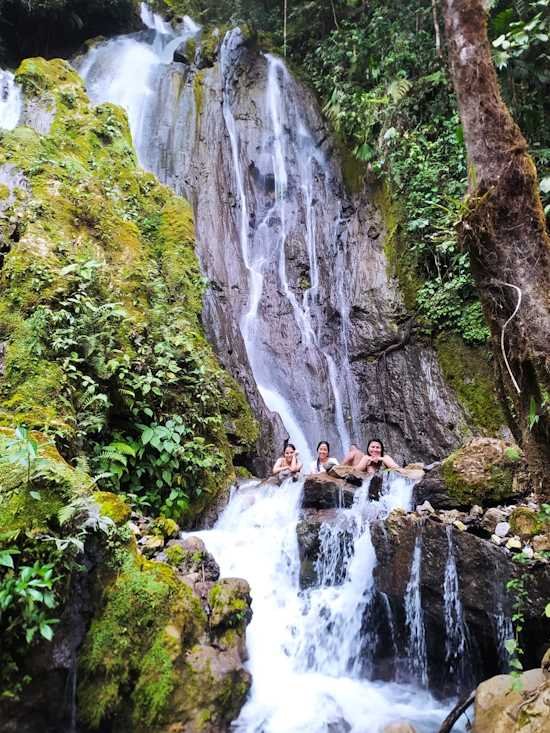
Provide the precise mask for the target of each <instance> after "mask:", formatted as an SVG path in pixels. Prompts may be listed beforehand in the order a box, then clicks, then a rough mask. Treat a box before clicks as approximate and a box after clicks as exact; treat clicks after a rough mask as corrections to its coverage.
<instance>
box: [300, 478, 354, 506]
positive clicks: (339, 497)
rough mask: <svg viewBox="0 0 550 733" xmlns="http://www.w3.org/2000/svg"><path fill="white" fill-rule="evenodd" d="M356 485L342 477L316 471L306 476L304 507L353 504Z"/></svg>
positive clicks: (303, 497)
mask: <svg viewBox="0 0 550 733" xmlns="http://www.w3.org/2000/svg"><path fill="white" fill-rule="evenodd" d="M354 495H355V487H353V486H352V485H351V484H348V483H347V482H346V481H344V480H343V479H342V478H338V477H337V476H332V475H329V474H327V473H314V474H311V475H310V476H307V477H306V480H305V481H304V490H303V494H302V507H303V508H304V509H336V508H338V507H350V506H351V505H352V504H353V497H354Z"/></svg>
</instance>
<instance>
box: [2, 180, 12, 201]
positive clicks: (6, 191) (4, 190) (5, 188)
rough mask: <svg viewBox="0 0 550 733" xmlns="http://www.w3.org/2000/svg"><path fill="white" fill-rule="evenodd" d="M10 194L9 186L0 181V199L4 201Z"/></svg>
mask: <svg viewBox="0 0 550 733" xmlns="http://www.w3.org/2000/svg"><path fill="white" fill-rule="evenodd" d="M9 195H10V189H9V186H6V184H5V183H0V201H5V200H6V199H7V198H8V197H9Z"/></svg>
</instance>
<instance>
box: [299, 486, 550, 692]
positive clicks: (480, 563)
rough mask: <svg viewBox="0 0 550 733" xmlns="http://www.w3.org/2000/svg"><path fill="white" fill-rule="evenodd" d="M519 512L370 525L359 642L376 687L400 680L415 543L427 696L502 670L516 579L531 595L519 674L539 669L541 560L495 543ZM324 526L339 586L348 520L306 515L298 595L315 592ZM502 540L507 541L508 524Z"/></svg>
mask: <svg viewBox="0 0 550 733" xmlns="http://www.w3.org/2000/svg"><path fill="white" fill-rule="evenodd" d="M316 483H318V482H316ZM327 483H328V482H327ZM517 511H518V508H517V507H513V506H510V507H503V508H490V509H488V510H487V512H486V514H484V512H483V510H482V509H481V508H480V507H473V508H472V509H471V510H470V512H469V513H465V512H460V511H458V510H443V511H440V512H436V511H435V510H434V509H433V508H432V507H429V506H428V507H420V506H419V507H417V510H416V512H405V511H403V510H394V511H393V512H391V514H390V515H389V516H388V517H387V518H386V519H379V520H376V521H373V522H372V523H371V527H370V532H371V539H372V543H373V545H374V548H375V551H376V566H375V569H374V583H375V592H374V594H373V597H372V599H371V602H370V603H369V605H368V607H367V610H366V612H365V618H364V629H365V633H366V632H367V630H369V633H370V634H371V635H372V638H373V639H374V640H375V641H374V642H373V644H374V647H372V648H371V649H370V650H369V652H368V656H369V662H368V663H369V665H370V670H371V672H370V673H371V674H372V675H373V676H374V677H380V678H381V679H395V678H396V677H397V678H401V679H403V678H405V679H406V677H407V663H406V657H407V653H408V652H407V649H408V643H409V641H408V634H409V632H408V627H407V621H406V619H407V613H406V608H405V605H406V597H407V593H408V589H409V584H410V582H411V567H412V562H413V553H414V550H415V545H416V543H417V540H418V538H419V537H420V538H421V539H420V542H421V545H420V546H421V570H420V578H419V588H420V596H421V599H422V600H421V603H422V612H423V618H424V621H423V623H424V628H425V634H426V647H427V659H428V674H429V684H430V688H431V689H432V690H434V691H435V692H436V693H440V694H443V695H453V694H457V693H459V692H464V693H466V692H469V691H470V690H471V688H472V686H473V685H474V683H475V681H476V680H479V679H483V678H486V677H488V676H491V675H494V674H496V673H497V672H499V671H502V670H503V669H506V664H507V653H506V651H505V649H504V640H505V639H506V638H510V637H511V635H512V630H511V624H510V621H509V619H510V617H511V615H512V604H513V601H514V597H513V595H512V594H510V593H509V592H508V591H507V588H506V584H507V582H508V581H509V580H510V579H518V578H520V579H521V578H522V579H523V582H524V583H525V584H526V585H527V587H528V599H527V600H526V602H525V604H524V606H523V614H524V618H525V621H524V632H523V636H522V645H523V648H524V650H525V658H524V659H525V664H528V665H532V664H537V663H539V662H540V659H541V657H542V655H543V654H544V650H545V648H546V646H545V645H546V644H547V640H548V636H549V634H550V621H548V620H547V619H545V617H544V608H545V606H546V603H547V602H548V597H549V594H550V564H549V563H548V561H547V558H546V557H545V556H544V555H543V554H540V553H539V554H538V555H535V554H534V552H533V553H531V554H530V550H531V545H530V544H525V542H522V541H521V540H519V538H518V541H519V547H517V548H516V547H515V546H514V547H512V548H510V547H508V543H509V540H510V536H509V535H507V534H505V535H504V537H501V538H498V536H496V535H494V534H492V533H493V532H494V530H495V528H496V526H497V520H499V519H502V518H505V517H507V516H509V515H510V514H512V513H513V512H517ZM323 526H325V527H326V526H328V527H330V528H331V529H332V532H333V533H334V531H335V530H336V537H337V544H339V548H338V549H334V546H333V549H332V552H333V553H334V555H335V557H336V556H338V558H339V560H338V562H340V563H341V564H342V565H343V567H342V568H341V570H342V572H341V573H340V575H341V577H342V579H343V577H344V576H345V563H346V562H347V560H346V557H347V556H348V553H347V548H349V546H350V542H351V531H350V528H349V526H348V525H347V522H346V513H345V511H343V510H341V509H336V508H330V509H329V508H305V509H304V510H303V516H302V520H301V522H300V523H299V524H298V526H297V538H298V546H299V550H300V560H301V568H300V583H301V585H302V587H303V588H308V587H311V586H315V585H316V583H317V582H318V579H317V562H318V560H319V557H320V553H321V536H322V532H323V531H324V530H323V529H322V528H323ZM507 531H510V525H509V524H508V530H507ZM480 535H481V536H480ZM333 537H334V534H333ZM511 537H512V538H513V537H514V535H512V536H511ZM495 539H496V540H497V541H495ZM450 546H452V557H453V560H454V564H455V567H456V574H457V579H458V584H459V585H458V588H459V594H458V602H459V604H460V609H461V611H460V613H461V615H462V621H461V623H463V627H462V632H463V634H464V639H465V644H464V649H463V652H462V654H461V657H460V658H459V659H454V660H453V661H452V665H451V662H450V661H449V660H447V659H446V657H445V652H444V650H445V649H446V642H447V637H448V625H449V620H448V617H447V614H448V613H449V608H448V606H447V605H446V601H447V603H448V601H449V599H448V598H446V595H447V590H446V583H447V582H448V580H447V573H448V562H449V557H450V550H449V547H450ZM520 551H521V555H522V558H523V559H524V563H523V564H518V563H516V562H514V560H513V558H514V554H517V553H518V552H520ZM525 563H527V567H526V565H525ZM455 608H456V607H455ZM455 613H456V610H455ZM455 623H456V617H455ZM442 650H443V652H442ZM450 665H451V666H450ZM453 665H454V666H453ZM457 665H458V667H457ZM451 679H452V681H451Z"/></svg>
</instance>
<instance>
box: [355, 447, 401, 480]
mask: <svg viewBox="0 0 550 733" xmlns="http://www.w3.org/2000/svg"><path fill="white" fill-rule="evenodd" d="M356 468H357V470H358V471H363V472H364V473H371V474H372V473H377V471H380V470H381V469H382V468H399V466H398V464H397V463H396V462H395V461H394V460H393V458H392V457H391V456H388V455H385V454H384V444H383V443H382V441H381V440H378V438H373V439H372V440H369V444H368V445H367V452H366V453H365V455H364V456H363V458H362V459H361V460H360V461H359V463H358V464H357V466H356Z"/></svg>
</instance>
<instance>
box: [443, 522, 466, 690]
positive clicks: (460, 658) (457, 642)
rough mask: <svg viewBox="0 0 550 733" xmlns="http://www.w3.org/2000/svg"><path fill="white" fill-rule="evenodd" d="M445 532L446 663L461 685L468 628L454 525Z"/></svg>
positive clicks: (453, 676) (464, 678)
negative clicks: (461, 596)
mask: <svg viewBox="0 0 550 733" xmlns="http://www.w3.org/2000/svg"><path fill="white" fill-rule="evenodd" d="M445 531H446V533H447V564H446V566H445V579H444V582H443V590H444V605H445V626H446V630H447V637H446V639H445V663H446V664H447V670H448V674H449V677H450V678H451V679H453V680H454V681H455V682H457V683H458V684H460V683H464V682H466V675H467V672H468V670H467V653H466V640H467V628H466V624H465V622H464V612H463V609H462V601H461V600H460V587H459V580H458V572H457V569H456V560H455V554H454V545H453V528H452V525H450V524H448V525H447V526H446V527H445Z"/></svg>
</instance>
